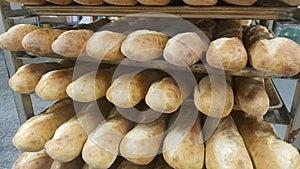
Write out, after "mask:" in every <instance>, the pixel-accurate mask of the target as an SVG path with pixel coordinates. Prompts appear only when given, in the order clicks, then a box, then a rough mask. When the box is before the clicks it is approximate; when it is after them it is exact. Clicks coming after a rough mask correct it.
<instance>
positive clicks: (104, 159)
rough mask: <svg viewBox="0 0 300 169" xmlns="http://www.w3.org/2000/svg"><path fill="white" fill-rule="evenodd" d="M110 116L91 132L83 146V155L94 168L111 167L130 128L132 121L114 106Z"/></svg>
mask: <svg viewBox="0 0 300 169" xmlns="http://www.w3.org/2000/svg"><path fill="white" fill-rule="evenodd" d="M111 114H112V115H110V118H109V119H107V121H106V122H105V123H102V124H99V126H98V127H97V128H96V129H95V130H94V132H93V133H91V134H90V135H89V137H88V139H87V141H86V143H85V145H84V147H83V150H82V157H83V159H84V161H85V162H86V163H87V164H88V165H89V167H92V168H109V167H110V166H111V165H112V164H113V163H114V161H115V160H116V158H117V156H118V154H119V145H120V142H121V140H122V138H123V137H124V135H125V134H126V133H127V132H128V131H129V130H130V128H131V122H130V121H129V120H127V119H126V118H124V117H123V116H122V115H120V114H119V113H118V112H117V110H116V109H115V108H114V109H113V110H112V112H111Z"/></svg>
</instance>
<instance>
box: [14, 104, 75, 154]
mask: <svg viewBox="0 0 300 169" xmlns="http://www.w3.org/2000/svg"><path fill="white" fill-rule="evenodd" d="M74 115H75V111H74V107H73V102H72V100H71V99H64V100H60V101H57V102H56V103H54V104H53V105H51V106H50V107H49V108H48V109H47V110H45V111H44V112H43V113H41V114H39V115H36V116H34V117H32V118H30V119H29V120H27V121H26V122H25V123H24V124H22V125H21V127H20V128H19V129H18V131H17V133H16V135H15V136H14V138H13V140H12V141H13V144H14V145H15V146H16V147H17V149H19V150H21V151H26V152H27V151H28V152H36V151H40V150H42V149H43V148H44V145H45V143H46V142H47V141H48V140H50V139H51V138H52V136H53V135H54V133H55V130H56V129H57V128H58V127H59V126H60V125H61V124H62V123H64V122H65V121H67V120H68V119H70V118H71V117H72V116H74Z"/></svg>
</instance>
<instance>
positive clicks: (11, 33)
mask: <svg viewBox="0 0 300 169" xmlns="http://www.w3.org/2000/svg"><path fill="white" fill-rule="evenodd" d="M37 29H39V27H37V26H35V25H30V24H18V25H15V26H13V27H11V28H10V29H9V30H8V31H7V32H5V33H3V34H1V35H0V48H2V49H5V50H11V51H24V50H25V49H24V47H23V46H22V40H23V38H24V37H25V36H26V35H27V34H28V33H30V32H32V31H34V30H37Z"/></svg>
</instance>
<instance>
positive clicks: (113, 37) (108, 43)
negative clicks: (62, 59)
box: [86, 31, 126, 60]
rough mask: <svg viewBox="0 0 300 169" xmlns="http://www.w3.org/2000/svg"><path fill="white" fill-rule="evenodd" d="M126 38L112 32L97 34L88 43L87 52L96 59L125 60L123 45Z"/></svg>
mask: <svg viewBox="0 0 300 169" xmlns="http://www.w3.org/2000/svg"><path fill="white" fill-rule="evenodd" d="M125 38H126V36H125V35H124V34H122V33H116V32H111V31H101V32H96V33H95V34H94V35H93V36H92V37H91V38H90V39H89V40H88V41H87V43H86V52H87V54H88V55H89V56H91V57H93V58H96V59H101V60H102V59H103V60H115V59H120V58H123V57H124V56H123V54H122V52H121V45H122V42H123V41H124V39H125Z"/></svg>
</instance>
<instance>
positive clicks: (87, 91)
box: [66, 69, 113, 102]
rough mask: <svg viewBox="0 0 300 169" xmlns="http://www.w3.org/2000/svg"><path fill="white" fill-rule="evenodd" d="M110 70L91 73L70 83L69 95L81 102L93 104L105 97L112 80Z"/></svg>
mask: <svg viewBox="0 0 300 169" xmlns="http://www.w3.org/2000/svg"><path fill="white" fill-rule="evenodd" d="M112 74H113V71H112V70H110V69H105V70H100V71H98V72H96V71H94V72H90V73H87V74H85V75H83V76H81V77H79V78H78V79H77V80H75V81H73V82H72V83H70V84H69V85H68V87H67V90H66V91H67V94H68V96H70V97H71V98H72V99H73V100H76V101H79V102H91V101H94V100H97V99H99V98H101V97H103V96H105V94H106V91H107V89H108V88H109V86H110V84H111V80H112Z"/></svg>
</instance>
